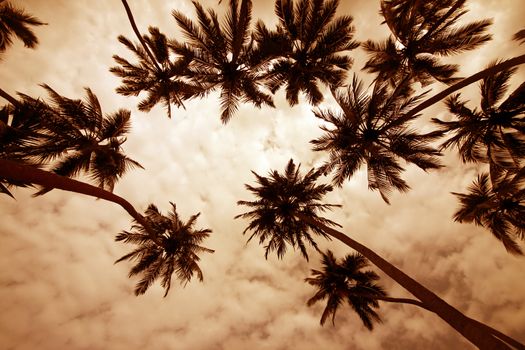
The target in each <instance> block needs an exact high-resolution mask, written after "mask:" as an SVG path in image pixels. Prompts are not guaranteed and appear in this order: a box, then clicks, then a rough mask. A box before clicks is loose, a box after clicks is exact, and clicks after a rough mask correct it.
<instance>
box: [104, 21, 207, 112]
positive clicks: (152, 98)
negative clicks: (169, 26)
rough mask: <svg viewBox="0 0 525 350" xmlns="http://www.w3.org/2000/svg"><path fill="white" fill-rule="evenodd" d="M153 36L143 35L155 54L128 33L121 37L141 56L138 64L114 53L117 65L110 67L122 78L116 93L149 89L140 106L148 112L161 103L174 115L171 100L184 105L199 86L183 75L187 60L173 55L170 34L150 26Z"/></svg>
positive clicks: (137, 55)
mask: <svg viewBox="0 0 525 350" xmlns="http://www.w3.org/2000/svg"><path fill="white" fill-rule="evenodd" d="M149 33H150V36H148V35H144V36H143V37H142V39H143V41H142V42H144V43H145V44H144V45H146V47H147V48H149V49H150V52H153V54H152V55H153V58H154V60H155V61H153V62H152V59H151V58H150V56H149V55H148V53H147V51H146V50H144V49H143V48H142V47H140V46H138V45H137V44H134V43H133V42H131V41H130V40H128V39H127V38H126V37H125V36H123V35H120V36H119V37H118V40H119V41H120V42H121V43H122V44H123V45H125V46H126V47H127V48H128V49H129V50H130V51H132V52H133V53H134V54H135V56H136V57H137V59H138V61H139V62H138V64H133V63H130V62H129V61H128V60H126V59H124V58H122V57H120V56H118V55H114V56H113V59H114V60H115V61H116V62H117V63H118V64H119V66H118V67H112V68H110V72H112V73H114V74H115V75H116V76H118V77H120V78H122V85H121V86H119V87H117V89H116V91H117V93H119V94H121V95H124V96H138V95H139V94H140V93H141V92H147V97H146V98H145V99H143V100H142V101H140V102H139V104H138V109H139V110H140V111H143V112H149V111H150V110H151V109H152V108H153V107H154V106H155V105H156V104H158V103H162V104H163V105H164V107H165V108H166V109H167V112H168V117H170V118H171V104H172V103H174V104H175V105H176V106H178V107H180V106H183V101H184V100H186V99H189V98H191V97H193V96H195V95H197V94H198V93H199V87H198V86H196V85H195V84H192V83H191V82H189V81H188V80H187V79H185V78H184V74H185V73H186V70H187V65H188V63H189V61H188V60H186V59H184V58H182V57H175V58H172V57H171V56H170V54H171V53H172V52H171V49H170V44H169V42H168V39H167V37H166V36H165V35H164V34H163V33H161V32H160V31H159V29H158V28H156V27H149Z"/></svg>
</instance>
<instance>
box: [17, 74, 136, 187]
mask: <svg viewBox="0 0 525 350" xmlns="http://www.w3.org/2000/svg"><path fill="white" fill-rule="evenodd" d="M42 87H44V88H45V89H46V90H47V92H48V93H49V95H50V97H51V104H47V103H45V102H43V101H38V100H35V99H33V98H32V97H29V96H27V95H23V94H21V95H20V96H21V97H22V99H23V101H24V103H28V104H31V103H33V104H39V105H40V108H41V110H42V113H43V116H44V117H42V118H41V119H40V120H41V122H42V126H41V127H42V129H43V131H42V132H41V134H40V138H39V140H38V143H37V145H35V146H34V147H32V148H30V149H27V150H26V152H27V154H28V155H29V156H31V157H33V158H34V159H36V160H37V161H38V162H39V163H42V162H48V161H52V160H56V162H55V164H54V165H53V166H52V171H53V172H55V173H56V174H58V175H62V176H68V177H71V176H76V175H78V174H79V173H81V172H84V173H86V174H88V175H89V176H90V177H91V178H92V179H93V180H94V181H95V182H96V183H97V185H98V186H99V187H101V188H104V189H108V190H109V191H112V190H113V188H114V185H115V183H116V181H117V180H118V179H119V178H120V177H121V176H122V175H123V174H124V173H125V172H126V171H127V170H129V169H130V168H133V167H140V168H142V166H141V165H140V164H139V163H138V162H136V161H134V160H132V159H131V158H129V157H127V156H126V155H125V154H124V153H123V152H122V144H123V143H124V142H125V141H126V137H125V135H126V133H127V132H128V131H129V129H130V112H129V111H128V110H123V109H121V110H118V111H117V112H115V113H112V114H109V115H104V114H103V113H102V109H101V106H100V103H99V101H98V98H97V97H96V95H95V94H94V93H93V92H92V91H91V90H90V89H89V88H86V89H85V90H86V95H87V98H86V101H81V100H73V99H69V98H67V97H64V96H61V95H59V94H58V93H57V92H56V91H55V90H53V89H52V88H51V87H49V86H48V85H45V84H44V85H42ZM17 117H18V116H17V115H15V116H14V118H15V119H16V118H17ZM46 192H47V189H43V190H42V191H40V192H38V193H37V194H43V193H46Z"/></svg>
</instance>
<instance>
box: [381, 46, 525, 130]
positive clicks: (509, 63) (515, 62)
mask: <svg viewBox="0 0 525 350" xmlns="http://www.w3.org/2000/svg"><path fill="white" fill-rule="evenodd" d="M524 63H525V55H521V56H517V57H514V58H511V59H509V60H506V61H503V62H501V63H500V64H496V65H494V66H492V67H489V68H486V69H484V70H482V71H479V72H477V73H476V74H473V75H471V76H470V77H468V78H465V79H462V80H461V81H459V82H457V83H456V84H454V85H452V86H449V87H448V88H446V89H445V90H443V91H441V92H440V93H438V94H436V95H434V96H432V97H430V98H429V99H427V100H425V101H423V102H421V103H420V104H418V105H417V106H416V107H414V108H412V109H411V110H410V111H408V112H407V114H405V115H403V116H401V117H400V118H398V119H397V120H395V121H393V122H391V123H388V124H387V125H385V128H387V127H388V128H391V127H395V126H400V125H403V124H404V123H405V122H407V121H410V120H411V119H412V118H413V116H414V115H416V114H417V113H419V112H421V111H422V110H424V109H426V108H428V107H430V106H432V105H433V104H435V103H437V102H439V101H441V100H442V99H444V98H445V97H447V96H448V95H450V94H451V93H453V92H456V91H458V90H460V89H463V88H464V87H465V86H468V85H470V84H472V83H475V82H476V81H478V80H481V79H484V78H487V77H490V76H492V75H494V74H496V73H499V72H501V71H504V70H507V69H510V68H512V67H515V66H519V65H520V64H524ZM382 131H383V130H382Z"/></svg>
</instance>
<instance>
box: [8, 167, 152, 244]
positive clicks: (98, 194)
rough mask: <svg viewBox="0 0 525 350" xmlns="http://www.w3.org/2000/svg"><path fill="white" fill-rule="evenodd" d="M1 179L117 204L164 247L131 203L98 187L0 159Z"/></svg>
mask: <svg viewBox="0 0 525 350" xmlns="http://www.w3.org/2000/svg"><path fill="white" fill-rule="evenodd" d="M0 178H4V179H7V180H11V181H15V182H22V183H31V184H36V185H40V186H42V187H44V188H57V189H60V190H64V191H69V192H75V193H80V194H85V195H87V196H91V197H95V198H100V199H104V200H106V201H109V202H113V203H116V204H118V205H120V206H121V207H122V208H123V209H124V210H126V211H127V212H128V214H129V215H131V217H133V219H135V221H137V222H138V223H139V224H141V225H142V226H143V227H144V228H145V229H146V230H147V231H148V232H149V233H150V237H151V239H152V240H153V241H154V242H155V243H157V244H158V245H160V246H161V245H162V242H161V241H160V240H159V239H158V238H157V236H156V235H155V234H154V231H153V229H152V228H151V227H150V225H149V223H148V221H147V220H145V219H144V217H143V216H142V215H141V214H139V213H138V212H137V211H136V210H135V208H134V207H133V205H131V203H129V202H128V201H127V200H125V199H124V198H122V197H120V196H117V195H116V194H114V193H112V192H109V191H106V190H104V189H102V188H100V187H96V186H93V185H90V184H87V183H84V182H80V181H77V180H73V179H70V178H68V177H65V176H60V175H57V174H55V173H52V172H49V171H45V170H42V169H38V168H35V167H33V166H30V165H25V164H21V163H18V162H15V161H12V160H8V159H0Z"/></svg>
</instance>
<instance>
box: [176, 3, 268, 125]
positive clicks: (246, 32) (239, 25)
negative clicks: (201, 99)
mask: <svg viewBox="0 0 525 350" xmlns="http://www.w3.org/2000/svg"><path fill="white" fill-rule="evenodd" d="M193 5H194V6H195V10H196V12H197V18H198V22H197V23H195V22H193V21H192V20H191V19H189V18H188V17H187V16H186V15H184V14H183V13H182V12H180V11H173V17H174V18H175V20H176V21H177V23H178V25H179V27H180V28H181V29H182V31H183V34H184V35H185V37H186V39H187V42H186V43H185V44H180V43H175V42H174V43H173V46H174V47H175V51H176V52H177V53H178V54H181V55H182V56H184V57H185V58H186V59H188V60H190V64H189V66H188V69H189V73H188V76H189V77H191V78H192V79H193V80H195V81H196V82H198V83H199V84H201V85H202V86H203V88H204V89H206V91H211V90H215V89H218V90H219V91H220V103H221V120H222V122H223V123H226V122H228V121H229V120H230V118H231V117H232V116H233V115H234V113H235V111H236V110H237V108H238V105H239V103H240V102H250V103H252V104H253V105H255V106H256V107H261V106H262V105H263V104H266V105H268V106H272V107H273V99H272V96H271V95H270V94H268V93H266V92H265V91H264V85H263V83H262V80H261V72H262V70H263V68H264V67H265V66H266V65H267V64H268V61H267V60H266V59H264V57H262V56H261V55H258V54H256V52H258V51H255V50H254V42H253V40H251V31H250V22H251V11H252V2H251V1H250V0H241V1H240V4H239V1H237V0H230V2H229V7H228V11H227V13H226V17H225V19H224V21H223V22H222V23H220V21H219V19H218V16H217V13H216V12H215V11H213V10H212V9H208V10H207V11H206V10H204V8H203V7H202V6H201V5H200V4H199V3H198V2H196V1H193Z"/></svg>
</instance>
